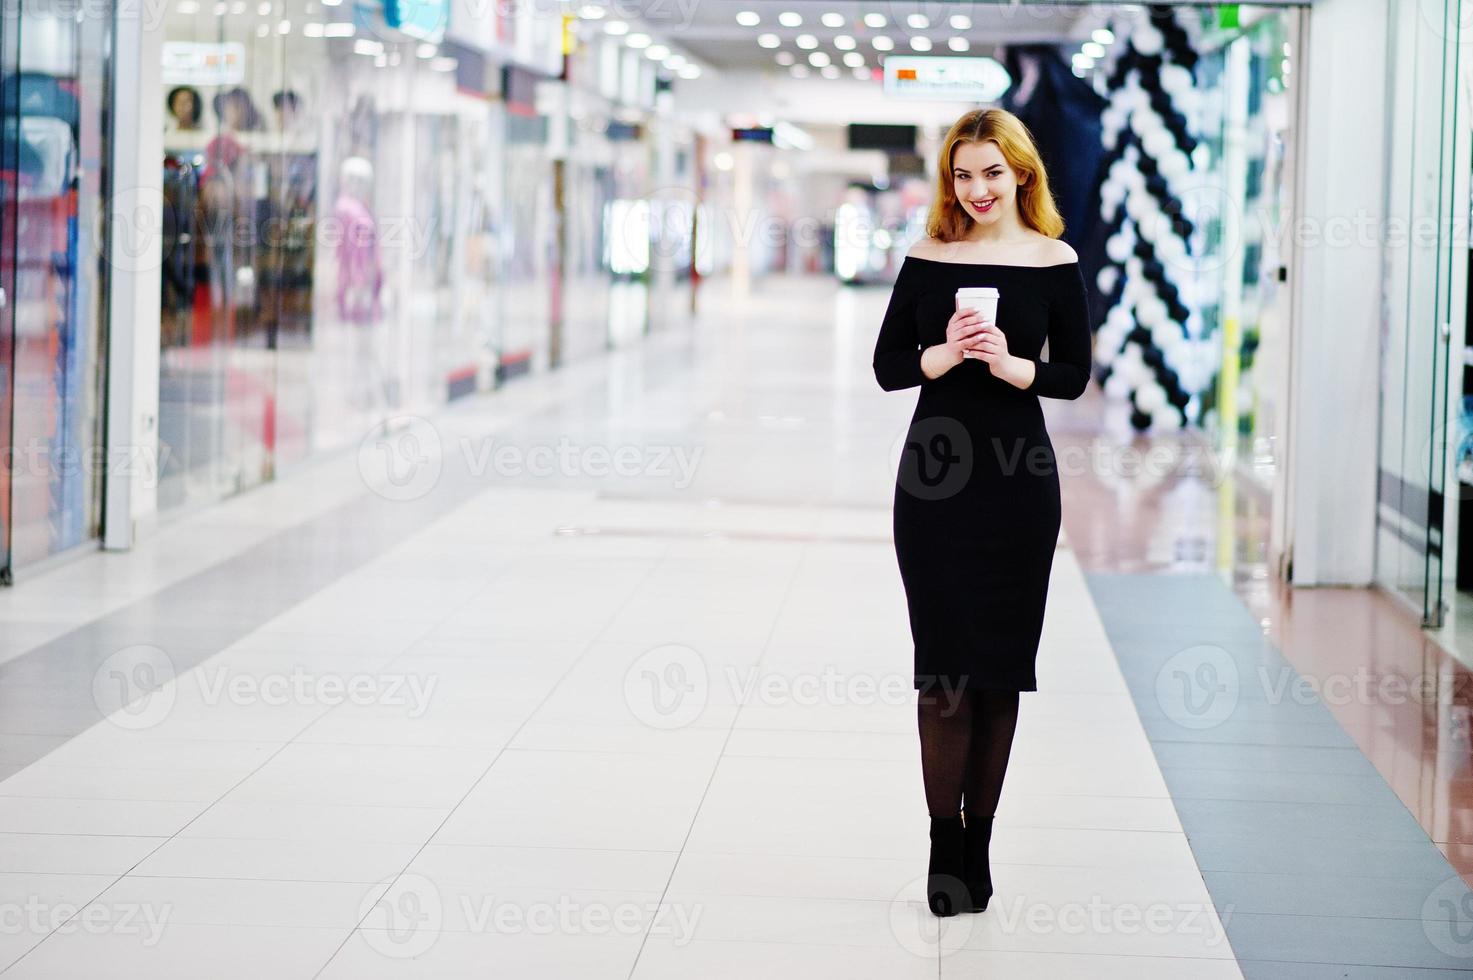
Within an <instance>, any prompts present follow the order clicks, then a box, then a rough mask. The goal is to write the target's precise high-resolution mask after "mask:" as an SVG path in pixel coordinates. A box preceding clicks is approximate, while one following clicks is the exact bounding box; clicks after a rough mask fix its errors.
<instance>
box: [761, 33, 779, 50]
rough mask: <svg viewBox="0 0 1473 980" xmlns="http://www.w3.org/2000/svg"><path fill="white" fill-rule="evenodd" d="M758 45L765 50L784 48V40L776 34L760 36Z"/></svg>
mask: <svg viewBox="0 0 1473 980" xmlns="http://www.w3.org/2000/svg"><path fill="white" fill-rule="evenodd" d="M757 43H758V44H760V45H761V46H762V47H764V48H780V47H782V46H783V42H782V38H780V37H778V36H777V35H776V34H759V35H757Z"/></svg>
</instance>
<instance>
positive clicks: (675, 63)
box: [665, 54, 687, 71]
mask: <svg viewBox="0 0 1473 980" xmlns="http://www.w3.org/2000/svg"><path fill="white" fill-rule="evenodd" d="M686 64H687V62H686V60H685V56H684V55H680V54H672V55H671V56H670V57H668V58H666V59H665V67H666V68H669V69H670V70H671V71H680V69H682V68H684V67H685V66H686Z"/></svg>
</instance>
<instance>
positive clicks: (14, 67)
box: [0, 0, 111, 578]
mask: <svg viewBox="0 0 1473 980" xmlns="http://www.w3.org/2000/svg"><path fill="white" fill-rule="evenodd" d="M110 20H111V18H110V17H107V16H102V15H99V14H96V13H95V12H94V15H92V16H78V13H77V10H76V7H75V6H74V5H70V4H64V3H60V2H53V0H35V2H32V0H27V2H25V3H23V4H17V5H14V6H12V7H8V8H7V9H6V11H5V14H4V15H3V19H0V52H3V56H0V95H3V98H0V231H3V234H0V241H3V243H4V244H3V246H0V289H3V306H0V448H7V449H8V451H7V452H6V454H5V458H6V460H7V462H8V464H9V465H7V466H4V467H0V577H6V578H8V576H9V575H10V573H11V570H12V569H13V568H15V567H20V566H24V565H27V564H30V563H34V562H36V561H39V560H41V559H44V558H47V557H49V556H51V555H54V554H57V553H60V552H63V551H67V550H69V549H71V548H74V547H76V546H78V545H80V544H83V543H85V542H87V541H89V540H92V539H95V538H96V537H97V535H98V533H99V531H100V499H101V476H102V466H101V462H102V459H101V450H102V446H103V441H102V429H101V424H102V410H101V408H102V400H101V394H102V390H103V384H102V381H103V359H102V357H103V349H104V347H103V336H104V330H105V297H106V294H107V283H108V281H109V280H108V274H107V273H108V270H107V266H106V263H105V261H104V258H105V254H106V251H105V242H106V228H105V226H104V225H103V224H102V223H101V221H100V217H99V213H100V210H101V204H102V200H103V194H104V192H105V191H104V189H105V181H106V177H107V171H106V161H107V154H108V145H109V144H108V140H109V133H108V129H107V118H108V117H107V112H106V106H107V100H106V96H107V91H108V83H107V78H108V70H109V69H108V66H109V63H110V62H109V57H110V56H109V51H110V41H109V33H110ZM99 232H100V233H101V234H99ZM4 440H9V446H8V447H5V446H4V442H3V441H4Z"/></svg>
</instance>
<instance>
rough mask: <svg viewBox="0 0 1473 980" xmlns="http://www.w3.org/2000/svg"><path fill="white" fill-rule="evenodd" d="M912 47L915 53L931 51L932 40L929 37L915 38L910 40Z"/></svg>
mask: <svg viewBox="0 0 1473 980" xmlns="http://www.w3.org/2000/svg"><path fill="white" fill-rule="evenodd" d="M910 46H911V49H912V50H914V51H930V50H931V39H930V38H928V37H913V38H911V39H910Z"/></svg>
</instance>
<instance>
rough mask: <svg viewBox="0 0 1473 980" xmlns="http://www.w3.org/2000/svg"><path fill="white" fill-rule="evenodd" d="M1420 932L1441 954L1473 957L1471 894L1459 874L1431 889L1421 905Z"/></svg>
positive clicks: (1472, 898)
mask: <svg viewBox="0 0 1473 980" xmlns="http://www.w3.org/2000/svg"><path fill="white" fill-rule="evenodd" d="M1422 931H1423V932H1424V933H1425V934H1426V936H1427V941H1428V942H1430V943H1431V944H1432V945H1433V946H1435V947H1436V948H1437V949H1438V950H1439V951H1440V952H1443V953H1446V954H1447V955H1448V956H1455V957H1457V958H1458V959H1468V958H1470V957H1473V892H1470V891H1469V890H1468V885H1467V883H1465V882H1464V881H1463V879H1462V878H1461V877H1459V876H1458V875H1453V876H1452V877H1450V878H1448V879H1447V880H1446V881H1444V882H1443V883H1442V884H1440V885H1438V886H1437V887H1436V888H1434V889H1433V890H1432V893H1431V894H1430V895H1428V896H1427V900H1426V901H1425V902H1423V903H1422Z"/></svg>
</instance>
